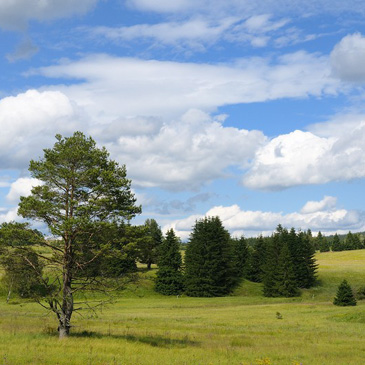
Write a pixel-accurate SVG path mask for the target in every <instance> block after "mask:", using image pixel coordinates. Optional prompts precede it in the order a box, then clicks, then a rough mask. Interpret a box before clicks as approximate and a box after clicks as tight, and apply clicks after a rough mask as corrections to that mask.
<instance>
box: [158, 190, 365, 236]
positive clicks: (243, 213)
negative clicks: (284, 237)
mask: <svg viewBox="0 0 365 365" xmlns="http://www.w3.org/2000/svg"><path fill="white" fill-rule="evenodd" d="M328 198H329V197H325V198H324V199H323V201H327V206H326V204H323V201H322V202H308V203H307V204H306V205H305V206H304V207H303V209H304V208H305V209H304V210H306V211H303V209H302V211H301V212H300V213H298V212H293V213H288V214H283V213H281V212H263V211H247V210H242V209H241V208H240V207H239V206H238V205H232V206H216V207H213V208H211V209H210V210H209V211H207V212H206V214H204V215H192V216H190V217H187V218H185V219H180V220H175V221H173V222H171V223H169V224H166V225H165V226H164V227H163V229H164V230H167V229H169V228H174V229H175V230H176V232H177V234H178V235H179V236H180V237H182V238H183V239H187V238H188V236H189V234H190V232H191V229H192V227H193V225H194V224H195V221H196V220H197V219H201V218H203V217H204V216H218V217H220V219H221V220H222V222H223V225H224V227H225V228H226V229H228V230H229V231H230V232H231V233H232V234H233V235H236V236H237V235H242V234H244V235H245V236H246V237H249V236H258V235H260V234H264V235H269V234H271V232H273V231H274V230H275V228H276V227H277V225H278V224H281V225H282V226H284V227H288V228H291V227H294V228H296V229H302V230H306V229H311V230H313V231H314V232H318V231H321V232H323V233H327V234H328V233H335V232H339V233H342V232H348V231H349V230H351V231H359V230H363V229H364V228H365V214H364V212H358V211H354V210H345V209H338V208H336V207H335V206H334V205H333V204H332V203H333V201H332V202H331V203H330V204H329V205H330V206H331V209H328V202H329V199H328ZM333 199H335V198H333ZM316 204H317V205H316ZM315 205H316V208H315V209H314V206H315ZM308 207H313V209H312V210H310V209H308ZM321 207H323V209H322V210H321V209H320V208H321Z"/></svg>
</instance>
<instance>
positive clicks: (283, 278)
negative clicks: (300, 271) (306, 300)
mask: <svg viewBox="0 0 365 365" xmlns="http://www.w3.org/2000/svg"><path fill="white" fill-rule="evenodd" d="M277 271H278V274H277V282H276V285H275V291H276V294H277V295H278V296H283V297H296V296H298V295H299V290H298V285H297V281H296V277H295V272H294V266H293V262H292V257H291V255H290V251H289V248H288V245H287V243H284V245H283V247H282V248H281V252H280V256H279V260H278V269H277Z"/></svg>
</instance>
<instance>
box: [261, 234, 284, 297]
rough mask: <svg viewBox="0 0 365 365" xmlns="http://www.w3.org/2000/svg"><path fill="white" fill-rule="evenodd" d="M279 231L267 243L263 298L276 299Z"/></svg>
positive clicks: (279, 251) (279, 247)
mask: <svg viewBox="0 0 365 365" xmlns="http://www.w3.org/2000/svg"><path fill="white" fill-rule="evenodd" d="M280 232H281V229H280V230H278V231H277V232H276V233H275V234H273V235H272V236H271V239H270V240H268V241H267V247H266V255H265V264H264V265H263V280H262V281H263V284H264V287H263V294H264V296H265V297H277V296H279V295H280V294H279V293H278V286H279V280H280V278H279V276H280V273H279V257H280V253H281V247H282V242H281V237H280Z"/></svg>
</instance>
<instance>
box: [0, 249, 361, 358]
mask: <svg viewBox="0 0 365 365" xmlns="http://www.w3.org/2000/svg"><path fill="white" fill-rule="evenodd" d="M318 263H319V279H320V281H321V285H319V286H317V287H316V288H313V289H310V290H306V291H304V292H303V294H302V296H301V297H299V298H295V299H278V298H275V299H269V298H263V297H262V296H261V286H260V285H259V284H254V283H250V282H247V281H246V282H244V283H243V284H242V285H241V286H240V287H239V288H237V290H236V291H235V293H234V295H232V296H229V297H224V298H187V297H179V298H177V297H163V296H160V295H158V294H156V293H154V292H153V290H152V286H153V284H152V282H151V280H150V278H149V276H151V275H153V272H152V273H148V274H145V277H144V280H142V282H141V283H140V286H138V287H137V286H136V287H131V288H130V290H127V291H125V292H123V293H122V294H121V296H120V297H118V298H117V300H116V302H115V303H114V304H112V305H110V306H108V307H105V308H103V309H102V311H100V312H98V313H97V316H96V315H94V316H91V315H88V314H85V316H84V317H80V316H76V317H75V318H74V323H73V324H74V326H75V327H74V328H73V329H72V330H73V331H72V336H70V337H69V338H68V339H65V340H62V341H60V340H58V338H57V333H56V331H55V327H56V320H55V318H54V315H53V314H47V313H46V312H45V311H44V310H42V308H40V307H39V306H37V305H36V304H33V303H27V302H16V301H15V299H14V300H13V302H12V303H10V304H6V303H5V297H4V296H2V297H1V298H0V338H1V341H0V364H255V365H256V364H262V365H264V364H265V365H267V364H288V365H293V364H303V365H306V364H308V365H312V364H321V365H323V364H339V365H343V364H357V365H359V364H363V363H365V301H364V303H363V302H358V306H356V307H344V308H343V307H336V306H334V305H333V304H332V300H333V297H334V295H335V293H336V290H337V286H338V285H339V283H340V282H341V281H342V280H343V279H347V280H348V281H349V283H350V284H351V285H352V286H353V288H358V287H360V286H362V285H365V250H361V251H348V252H334V253H332V252H330V253H322V254H318ZM278 313H279V314H280V315H279V314H278ZM278 317H282V318H281V319H280V318H278Z"/></svg>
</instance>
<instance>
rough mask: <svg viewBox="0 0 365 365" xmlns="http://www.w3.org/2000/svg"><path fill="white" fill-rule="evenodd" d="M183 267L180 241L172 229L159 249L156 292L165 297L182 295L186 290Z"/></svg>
mask: <svg viewBox="0 0 365 365" xmlns="http://www.w3.org/2000/svg"><path fill="white" fill-rule="evenodd" d="M181 267H182V259H181V254H180V247H179V240H178V238H177V237H176V235H175V233H174V230H173V229H171V230H169V231H167V233H166V237H165V239H164V240H163V242H162V244H161V246H160V248H159V260H158V271H157V274H156V283H155V290H156V291H157V292H159V293H161V294H164V295H177V294H181V293H182V292H183V289H184V285H183V275H182V271H181Z"/></svg>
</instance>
